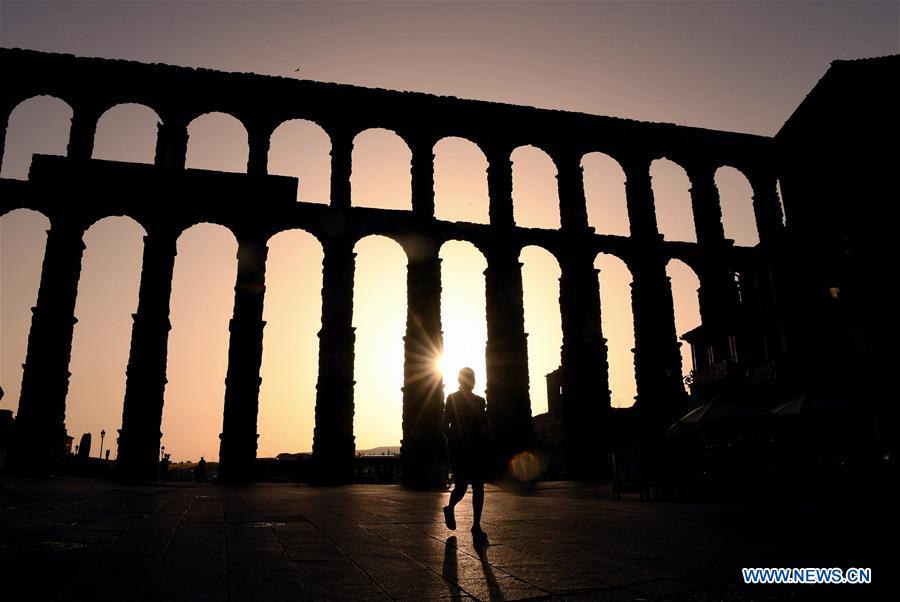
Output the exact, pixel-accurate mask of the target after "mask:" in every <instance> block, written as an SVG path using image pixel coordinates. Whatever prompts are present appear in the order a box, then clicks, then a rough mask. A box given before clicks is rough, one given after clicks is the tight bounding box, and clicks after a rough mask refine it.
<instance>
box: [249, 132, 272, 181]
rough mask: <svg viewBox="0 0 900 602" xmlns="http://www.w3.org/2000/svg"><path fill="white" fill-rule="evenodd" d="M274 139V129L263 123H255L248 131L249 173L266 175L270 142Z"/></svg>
mask: <svg viewBox="0 0 900 602" xmlns="http://www.w3.org/2000/svg"><path fill="white" fill-rule="evenodd" d="M271 141H272V129H271V128H269V127H265V126H263V125H254V126H251V127H249V128H248V131H247V173H248V174H251V175H262V176H264V175H266V174H267V173H268V163H269V144H270V143H271Z"/></svg>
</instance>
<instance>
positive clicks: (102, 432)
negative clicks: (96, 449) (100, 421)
mask: <svg viewBox="0 0 900 602" xmlns="http://www.w3.org/2000/svg"><path fill="white" fill-rule="evenodd" d="M104 437H106V430H105V429H104V430H102V431H100V459H101V460H102V459H103V438H104Z"/></svg>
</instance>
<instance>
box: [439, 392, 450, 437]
mask: <svg viewBox="0 0 900 602" xmlns="http://www.w3.org/2000/svg"><path fill="white" fill-rule="evenodd" d="M451 397H452V395H448V396H447V401H446V403H445V404H444V413H443V415H441V432H442V433H443V434H444V437H445V438H449V437H450V403H451V401H450V400H451Z"/></svg>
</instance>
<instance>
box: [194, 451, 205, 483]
mask: <svg viewBox="0 0 900 602" xmlns="http://www.w3.org/2000/svg"><path fill="white" fill-rule="evenodd" d="M194 480H195V481H197V482H198V483H202V482H203V481H204V480H206V458H204V457H203V456H200V461H199V462H197V467H196V468H195V469H194Z"/></svg>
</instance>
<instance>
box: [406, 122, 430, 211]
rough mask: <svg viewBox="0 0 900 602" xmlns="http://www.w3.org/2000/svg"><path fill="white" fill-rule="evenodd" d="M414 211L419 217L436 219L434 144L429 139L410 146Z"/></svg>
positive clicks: (415, 142)
mask: <svg viewBox="0 0 900 602" xmlns="http://www.w3.org/2000/svg"><path fill="white" fill-rule="evenodd" d="M410 148H411V149H412V162H411V166H410V173H411V177H412V180H411V182H412V209H413V213H414V214H415V215H416V216H417V217H422V218H425V219H431V218H433V217H434V144H433V143H432V142H431V141H430V140H427V139H423V140H416V141H414V142H413V143H411V144H410Z"/></svg>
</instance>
